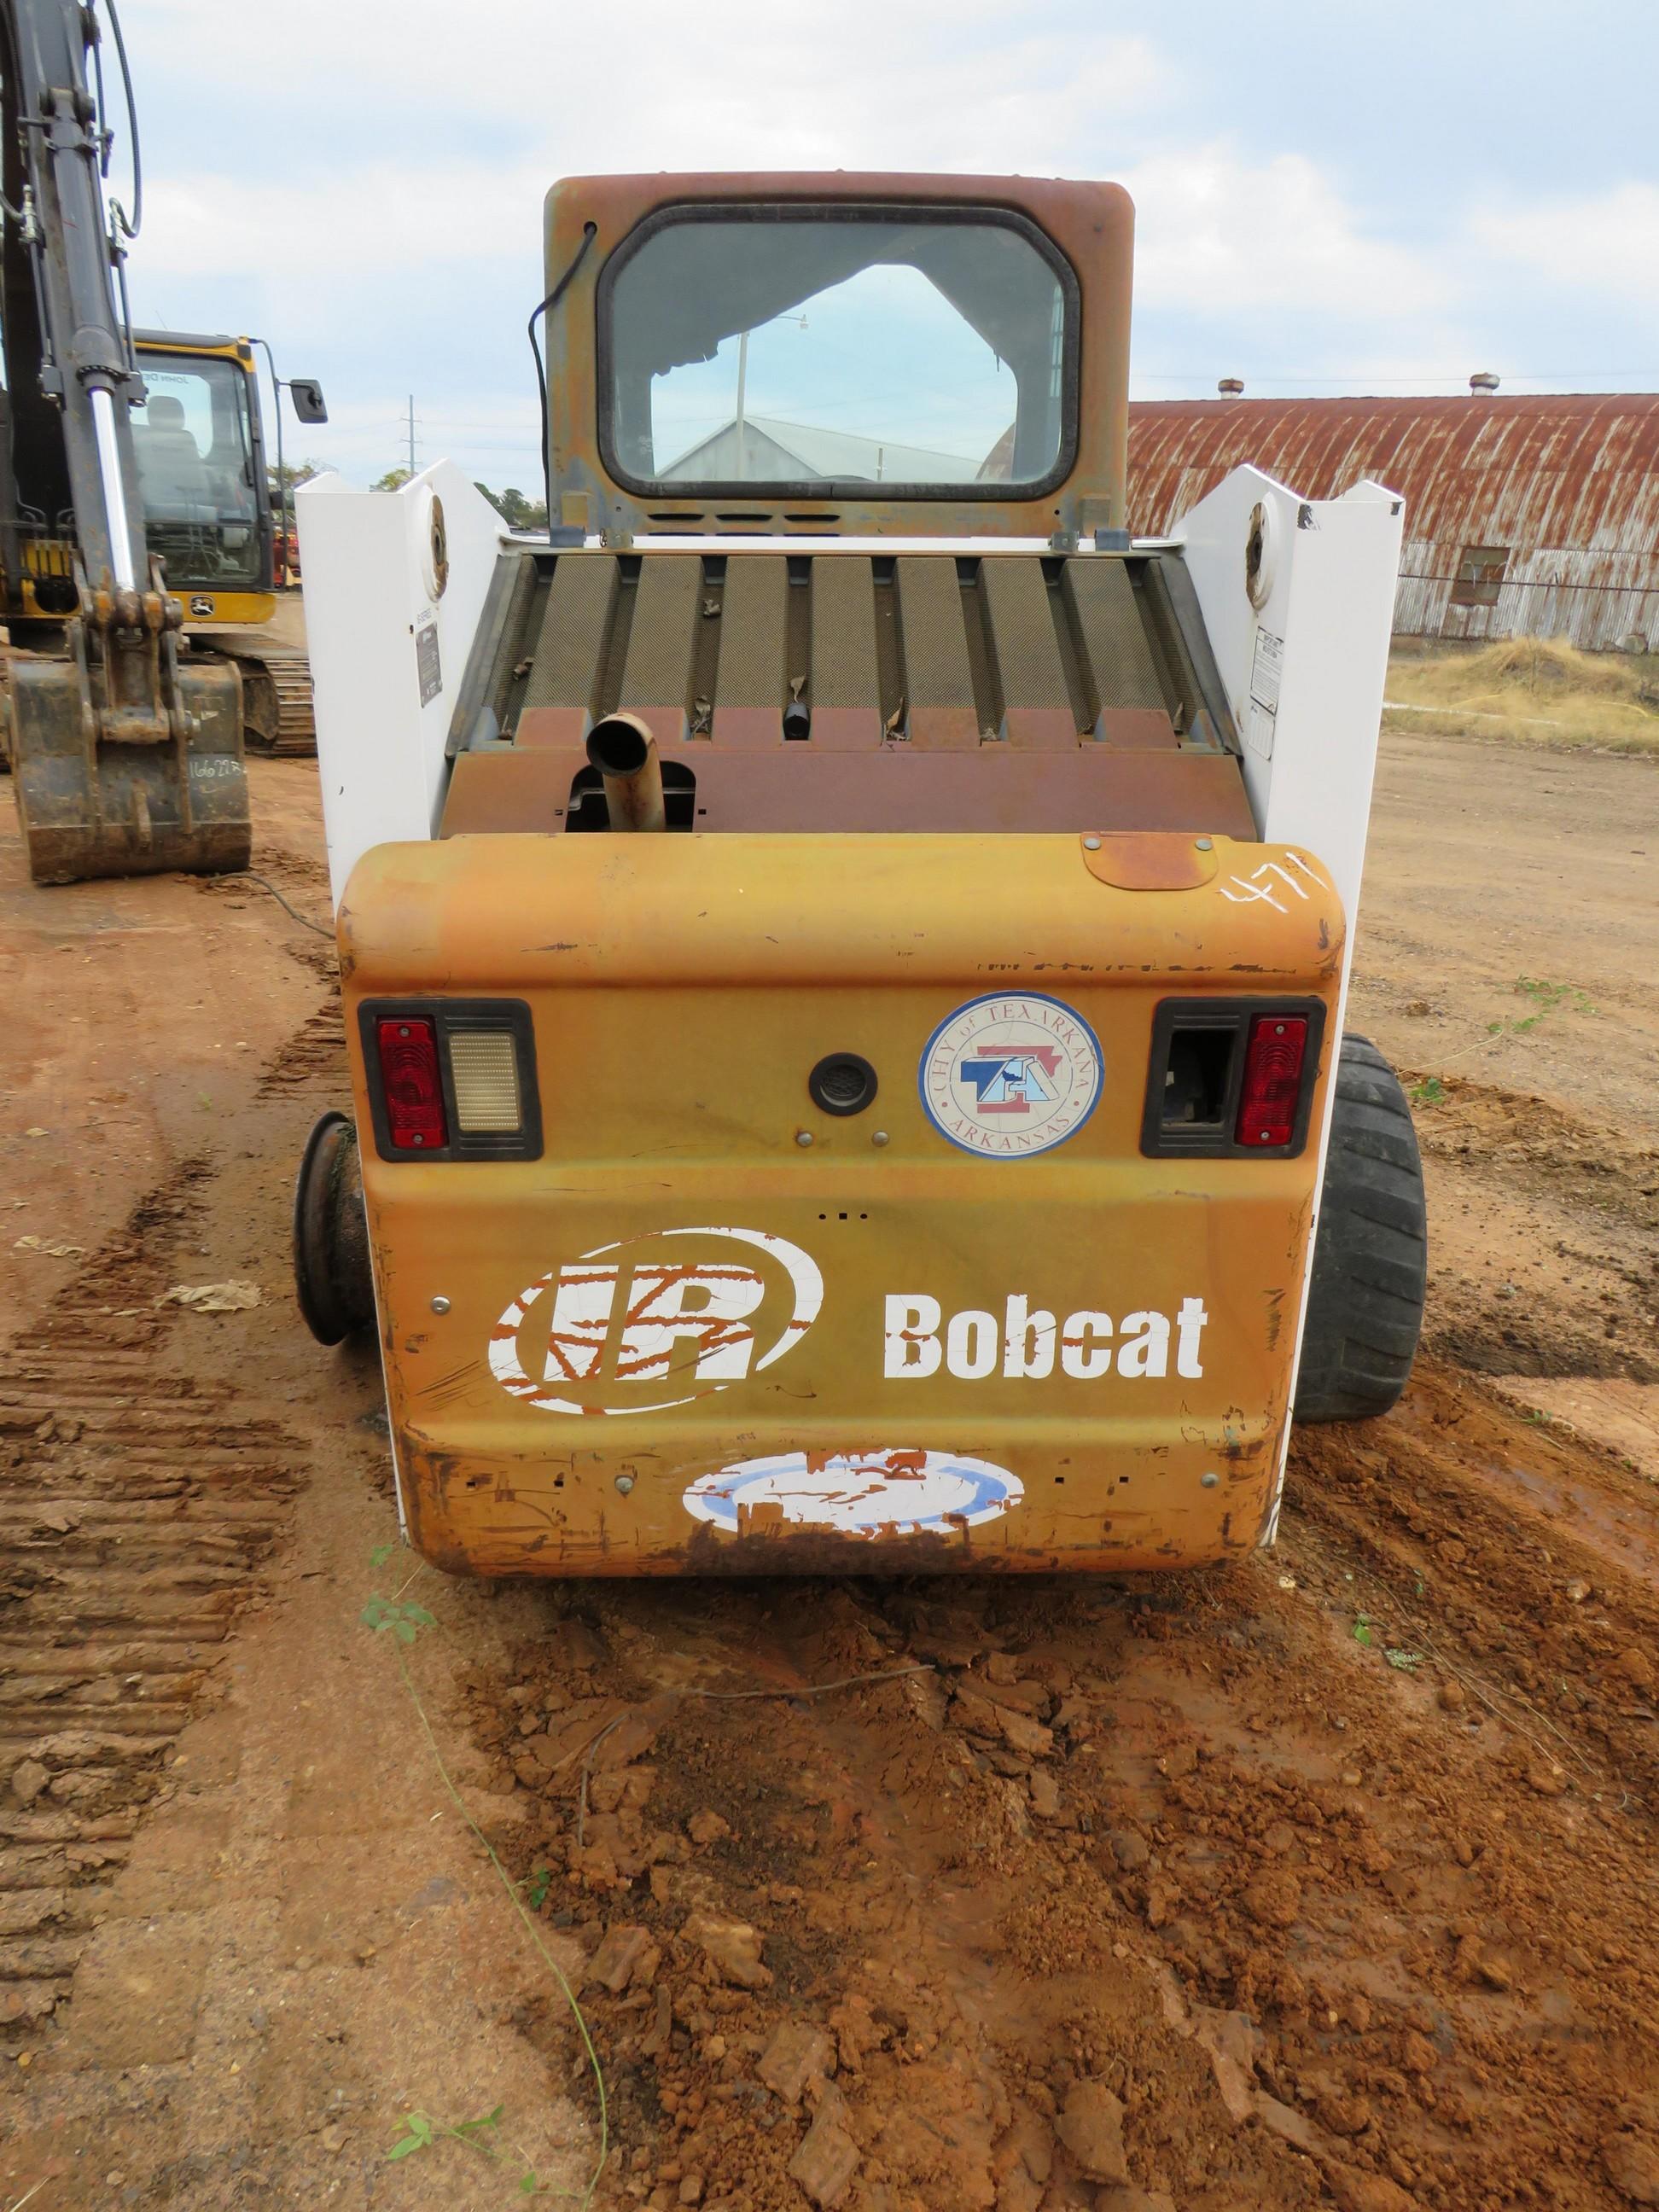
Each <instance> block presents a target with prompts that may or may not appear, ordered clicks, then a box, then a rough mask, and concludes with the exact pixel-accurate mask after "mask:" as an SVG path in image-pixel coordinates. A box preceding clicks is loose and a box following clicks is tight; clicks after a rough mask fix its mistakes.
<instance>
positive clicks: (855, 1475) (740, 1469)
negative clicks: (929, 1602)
mask: <svg viewBox="0 0 1659 2212" xmlns="http://www.w3.org/2000/svg"><path fill="white" fill-rule="evenodd" d="M1024 1495H1025V1492H1024V1487H1023V1486H1022V1485H1021V1483H1020V1480H1019V1477H1018V1475H1014V1474H1009V1472H1008V1470H1007V1469H1006V1468H1002V1467H992V1466H991V1465H990V1464H989V1463H988V1462H987V1461H985V1460H982V1459H959V1458H958V1457H957V1455H956V1454H955V1453H954V1452H934V1451H910V1450H902V1449H897V1448H896V1447H890V1449H887V1450H885V1451H869V1452H804V1451H793V1452H778V1453H776V1454H775V1455H774V1456H773V1457H772V1458H770V1459H746V1460H744V1461H742V1462H739V1464H738V1466H736V1467H723V1468H720V1469H719V1470H718V1471H717V1472H716V1473H715V1474H702V1475H699V1476H698V1478H697V1480H696V1481H695V1482H694V1483H693V1484H692V1485H691V1486H690V1489H689V1490H688V1491H687V1492H686V1493H685V1510H686V1511H687V1512H688V1513H690V1515H691V1516H692V1517H693V1519H694V1520H697V1521H708V1522H713V1523H714V1527H715V1528H724V1529H725V1530H726V1532H727V1533H728V1534H732V1535H734V1536H739V1535H741V1536H750V1535H763V1534H765V1533H766V1531H767V1530H768V1529H769V1528H829V1529H833V1530H835V1531H836V1533H837V1534H841V1535H843V1536H914V1535H917V1534H923V1533H926V1534H932V1535H940V1536H948V1535H952V1534H957V1532H959V1531H960V1530H962V1529H963V1528H978V1527H979V1526H980V1525H981V1523H982V1522H987V1521H995V1520H997V1519H999V1518H1000V1516H1002V1515H1003V1514H1004V1513H1006V1511H1007V1510H1008V1509H1009V1507H1010V1506H1011V1505H1018V1504H1019V1503H1020V1501H1021V1499H1022V1498H1024Z"/></svg>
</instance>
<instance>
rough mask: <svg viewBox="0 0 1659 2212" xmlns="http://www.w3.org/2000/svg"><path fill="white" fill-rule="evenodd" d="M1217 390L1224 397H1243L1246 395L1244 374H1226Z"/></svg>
mask: <svg viewBox="0 0 1659 2212" xmlns="http://www.w3.org/2000/svg"><path fill="white" fill-rule="evenodd" d="M1216 390H1217V391H1218V392H1219V393H1220V394H1221V396H1222V398H1224V399H1242V398H1243V396H1244V380H1243V377H1242V376H1224V377H1223V378H1222V380H1221V381H1220V383H1219V384H1218V385H1217V386H1216Z"/></svg>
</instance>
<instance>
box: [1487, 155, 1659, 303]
mask: <svg viewBox="0 0 1659 2212" xmlns="http://www.w3.org/2000/svg"><path fill="white" fill-rule="evenodd" d="M1468 234H1469V246H1470V250H1471V251H1472V252H1475V253H1479V254H1481V255H1485V256H1486V257H1489V258H1491V259H1493V260H1497V261H1501V262H1506V263H1507V264H1509V265H1510V268H1511V269H1512V270H1525V271H1527V272H1528V275H1529V276H1532V277H1533V278H1534V279H1538V278H1541V279H1542V280H1543V281H1544V283H1547V284H1548V285H1551V286H1554V287H1559V289H1561V290H1562V291H1564V292H1572V293H1577V294H1580V295H1582V294H1583V293H1586V292H1589V293H1597V292H1599V293H1602V294H1605V295H1607V297H1608V298H1609V299H1611V300H1614V301H1619V302H1620V304H1621V305H1622V306H1624V307H1626V308H1627V309H1633V310H1635V311H1636V313H1638V314H1639V315H1640V316H1641V317H1642V319H1644V321H1645V320H1649V319H1655V318H1659V186H1656V185H1650V184H1646V183H1638V182H1631V183H1628V184H1621V185H1615V186H1614V187H1613V189H1612V190H1611V191H1604V192H1600V193H1596V194H1593V195H1589V196H1585V197H1578V198H1559V199H1553V200H1539V201H1535V202H1534V204H1532V205H1531V206H1529V207H1519V208H1517V207H1514V206H1509V205H1506V206H1504V207H1502V208H1499V207H1496V206H1492V205H1491V204H1488V205H1486V206H1485V207H1482V208H1480V209H1479V210H1476V212H1475V213H1474V215H1473V216H1471V218H1470V221H1469V225H1468Z"/></svg>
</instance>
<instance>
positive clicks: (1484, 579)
mask: <svg viewBox="0 0 1659 2212" xmlns="http://www.w3.org/2000/svg"><path fill="white" fill-rule="evenodd" d="M1479 381H1480V382H1481V383H1485V382H1486V381H1487V380H1484V379H1482V380H1479ZM1241 461H1251V462H1254V463H1255V465H1256V466H1257V467H1258V468H1261V469H1265V470H1266V471H1267V472H1268V473H1269V474H1270V475H1273V476H1275V477H1279V478H1280V479H1281V480H1282V481H1283V482H1284V483H1287V484H1289V485H1290V486H1291V488H1292V489H1294V490H1296V491H1299V492H1304V493H1306V494H1307V495H1309V496H1310V498H1315V499H1330V498H1333V497H1334V496H1336V495H1338V494H1340V493H1341V492H1345V491H1346V489H1348V487H1349V486H1350V485H1351V484H1353V483H1358V481H1359V479H1360V478H1361V477H1376V478H1377V479H1378V480H1379V481H1380V482H1381V483H1385V484H1387V485H1389V487H1390V488H1391V489H1394V490H1395V491H1398V492H1401V494H1403V495H1404V497H1405V501H1406V540H1405V544H1404V547H1403V549H1402V551H1401V575H1400V593H1399V597H1398V599H1397V600H1396V601H1395V630H1396V632H1397V633H1398V634H1401V635H1407V636H1417V637H1444V638H1480V639H1486V638H1499V637H1517V636H1534V637H1554V638H1563V639H1565V640H1566V641H1568V642H1569V643H1571V644H1573V645H1577V646H1583V647H1586V648H1588V649H1590V650H1606V649H1607V648H1608V647H1622V648H1624V649H1625V650H1627V651H1637V652H1643V651H1651V650H1655V649H1659V393H1654V392H1618V393H1611V392H1610V393H1575V392H1561V393H1552V394H1547V395H1544V396H1540V397H1534V396H1531V395H1528V396H1524V397H1517V398H1504V397H1500V396H1498V395H1497V394H1495V393H1493V392H1489V391H1485V390H1474V391H1472V392H1471V393H1470V396H1469V397H1468V398H1467V399H1463V398H1449V399H1245V398H1237V397H1235V396H1231V395H1224V396H1223V397H1222V398H1217V399H1200V400H1191V399H1173V400H1147V401H1141V402H1139V403H1138V404H1134V405H1132V406H1131V407H1130V410H1129V523H1130V527H1131V529H1133V531H1134V532H1135V533H1136V534H1137V535H1138V536H1145V537H1155V536H1157V535H1158V534H1159V533H1160V532H1162V531H1164V530H1165V529H1167V528H1168V526H1169V525H1170V522H1171V520H1173V519H1174V517H1175V516H1176V515H1177V514H1179V513H1181V512H1182V509H1183V508H1186V507H1190V506H1191V505H1192V504H1193V502H1194V500H1197V499H1201V498H1202V497H1203V495H1204V494H1205V493H1206V492H1207V491H1210V490H1212V489H1213V488H1214V487H1215V486H1216V485H1217V484H1218V483H1220V481H1221V479H1222V477H1225V475H1226V473H1227V471H1229V470H1230V469H1231V468H1234V467H1236V466H1237V465H1238V464H1239V463H1240V462H1241Z"/></svg>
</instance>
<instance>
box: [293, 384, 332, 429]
mask: <svg viewBox="0 0 1659 2212" xmlns="http://www.w3.org/2000/svg"><path fill="white" fill-rule="evenodd" d="M288 388H289V396H290V397H291V398H292V399H293V401H294V411H295V414H296V415H297V416H299V418H300V420H301V422H327V420H328V409H327V408H326V407H325V405H324V404H323V387H322V386H321V385H320V384H319V383H318V381H317V380H316V378H315V377H314V376H290V377H289V380H288Z"/></svg>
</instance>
